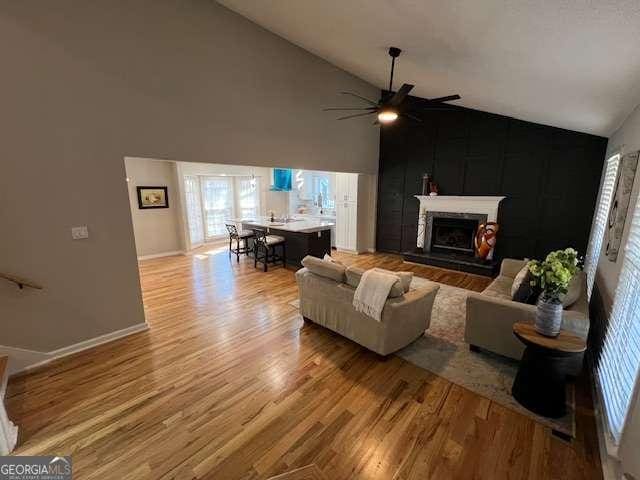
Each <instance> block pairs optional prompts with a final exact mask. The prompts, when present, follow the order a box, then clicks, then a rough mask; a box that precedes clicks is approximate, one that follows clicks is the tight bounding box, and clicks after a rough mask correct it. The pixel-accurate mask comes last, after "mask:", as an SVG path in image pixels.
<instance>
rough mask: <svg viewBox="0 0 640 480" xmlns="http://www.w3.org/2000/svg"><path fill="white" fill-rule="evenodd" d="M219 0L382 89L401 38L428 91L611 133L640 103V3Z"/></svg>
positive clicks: (413, 78) (400, 70) (402, 69)
mask: <svg viewBox="0 0 640 480" xmlns="http://www.w3.org/2000/svg"><path fill="white" fill-rule="evenodd" d="M219 2H220V3H222V4H223V5H225V6H226V7H228V8H230V9H232V10H234V11H236V12H238V13H240V14H241V15H243V16H245V17H247V18H249V19H250V20H252V21H254V22H255V23H258V24H259V25H262V26H263V27H265V28H266V29H268V30H270V31H272V32H274V33H276V34H278V35H280V36H282V37H284V38H286V39H287V40H289V41H291V42H292V43H294V44H296V45H299V46H301V47H302V48H304V49H306V50H308V51H310V52H312V53H314V54H316V55H318V56H320V57H322V58H324V59H326V60H328V61H329V62H331V63H333V64H334V65H337V66H338V67H340V68H342V69H344V70H346V71H348V72H351V73H353V74H354V75H356V76H358V77H360V78H362V79H364V80H366V81H368V82H370V83H372V84H374V85H376V86H377V87H380V88H383V87H386V86H387V83H388V76H389V57H388V56H387V49H388V47H389V46H391V45H393V46H397V47H400V48H402V49H403V53H402V55H401V56H400V58H399V59H398V62H397V63H396V77H395V78H396V80H395V83H394V85H395V86H396V87H397V86H399V85H400V84H402V83H413V84H415V85H416V87H415V88H414V90H413V91H412V95H417V96H420V97H426V98H429V97H436V96H442V95H448V94H452V93H459V94H460V95H461V96H462V100H459V101H458V102H455V103H456V104H457V105H463V106H465V107H470V108H476V109H479V110H485V111H489V112H494V113H500V114H503V115H509V116H512V117H516V118H519V119H523V120H529V121H532V122H538V123H544V124H548V125H554V126H558V127H562V128H568V129H571V130H578V131H582V132H589V133H594V134H598V135H604V136H608V135H610V134H611V133H613V132H614V131H615V130H616V128H618V127H619V125H620V124H621V123H622V121H623V120H624V119H625V118H626V116H627V115H628V114H629V113H630V112H631V110H633V108H634V107H635V106H636V105H637V104H638V102H640V0H528V1H527V0H219ZM341 100H342V101H344V99H343V98H340V96H339V95H336V103H340V101H341ZM354 121H357V120H354Z"/></svg>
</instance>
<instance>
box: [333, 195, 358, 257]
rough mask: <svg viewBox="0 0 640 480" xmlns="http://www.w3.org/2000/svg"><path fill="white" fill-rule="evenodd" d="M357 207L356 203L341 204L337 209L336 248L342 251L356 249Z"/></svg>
mask: <svg viewBox="0 0 640 480" xmlns="http://www.w3.org/2000/svg"><path fill="white" fill-rule="evenodd" d="M357 211H358V210H357V207H356V204H355V203H351V202H340V203H339V204H338V205H337V207H336V247H337V248H340V249H342V250H352V251H355V249H356V240H357V226H358V222H357Z"/></svg>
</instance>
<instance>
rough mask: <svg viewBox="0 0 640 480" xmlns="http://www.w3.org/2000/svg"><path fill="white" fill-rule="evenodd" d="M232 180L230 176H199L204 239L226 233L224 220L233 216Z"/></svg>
mask: <svg viewBox="0 0 640 480" xmlns="http://www.w3.org/2000/svg"><path fill="white" fill-rule="evenodd" d="M232 180H233V179H232V178H231V177H200V185H201V188H202V210H203V214H204V233H205V238H206V239H212V238H215V237H219V236H221V235H225V234H226V233H227V228H226V227H225V224H224V222H225V220H227V219H229V218H232V217H233V181H232Z"/></svg>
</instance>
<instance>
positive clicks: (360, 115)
mask: <svg viewBox="0 0 640 480" xmlns="http://www.w3.org/2000/svg"><path fill="white" fill-rule="evenodd" d="M374 113H376V112H365V113H356V114H355V115H345V116H344V117H340V118H338V120H346V119H347V118H355V117H364V116H365V115H372V114H374Z"/></svg>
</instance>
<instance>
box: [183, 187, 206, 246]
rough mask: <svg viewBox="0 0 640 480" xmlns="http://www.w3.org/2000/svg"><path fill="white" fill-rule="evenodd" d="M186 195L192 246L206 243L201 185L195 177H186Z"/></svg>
mask: <svg viewBox="0 0 640 480" xmlns="http://www.w3.org/2000/svg"><path fill="white" fill-rule="evenodd" d="M184 194H185V198H186V207H187V208H186V210H187V224H188V225H189V239H190V241H191V245H192V246H193V245H199V244H201V243H202V242H204V226H203V224H202V207H201V205H200V183H199V181H198V177H196V176H195V175H185V177H184Z"/></svg>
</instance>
